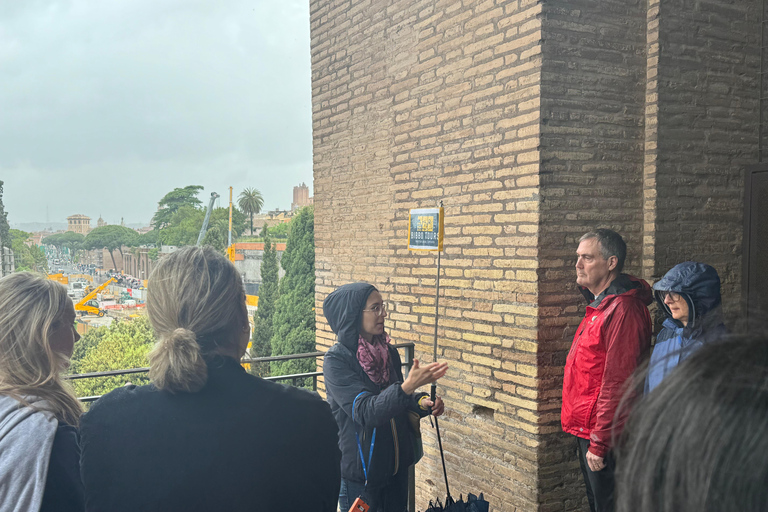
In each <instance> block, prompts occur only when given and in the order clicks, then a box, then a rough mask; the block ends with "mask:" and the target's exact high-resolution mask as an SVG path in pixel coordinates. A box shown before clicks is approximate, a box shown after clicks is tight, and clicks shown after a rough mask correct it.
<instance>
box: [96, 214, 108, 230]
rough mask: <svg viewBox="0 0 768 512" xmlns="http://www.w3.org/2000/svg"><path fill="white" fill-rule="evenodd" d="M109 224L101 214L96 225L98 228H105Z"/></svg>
mask: <svg viewBox="0 0 768 512" xmlns="http://www.w3.org/2000/svg"><path fill="white" fill-rule="evenodd" d="M106 225H107V221H105V220H104V219H102V218H101V215H99V220H97V221H96V227H97V228H103V227H104V226H106Z"/></svg>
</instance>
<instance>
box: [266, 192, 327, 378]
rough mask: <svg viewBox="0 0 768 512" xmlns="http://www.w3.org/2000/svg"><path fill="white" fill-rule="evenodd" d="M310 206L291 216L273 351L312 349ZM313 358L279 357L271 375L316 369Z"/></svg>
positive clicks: (312, 231) (312, 233)
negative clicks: (292, 358) (294, 358)
mask: <svg viewBox="0 0 768 512" xmlns="http://www.w3.org/2000/svg"><path fill="white" fill-rule="evenodd" d="M314 218H315V216H314V209H313V208H312V207H311V206H308V207H305V208H302V209H301V210H300V211H299V213H298V214H297V215H296V216H295V217H294V218H293V220H291V233H290V235H289V236H288V242H287V243H286V248H285V252H284V253H283V257H282V260H281V262H280V263H281V265H282V267H283V269H284V270H285V275H284V276H283V278H282V279H281V280H280V286H279V295H280V296H279V298H278V299H277V304H276V306H275V314H274V317H273V321H272V328H273V330H274V333H273V335H272V343H271V344H272V355H275V356H277V355H285V354H300V353H306V352H314V351H315V221H314ZM259 301H261V299H259ZM316 367H317V365H316V363H315V360H314V359H301V360H297V361H279V362H273V363H272V365H271V369H272V374H273V375H288V374H293V373H305V372H313V371H315V369H316Z"/></svg>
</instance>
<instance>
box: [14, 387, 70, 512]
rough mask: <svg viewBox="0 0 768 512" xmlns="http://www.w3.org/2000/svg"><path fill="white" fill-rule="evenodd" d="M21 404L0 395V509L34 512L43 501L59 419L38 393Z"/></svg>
mask: <svg viewBox="0 0 768 512" xmlns="http://www.w3.org/2000/svg"><path fill="white" fill-rule="evenodd" d="M27 400H28V401H29V403H30V404H31V405H33V406H34V408H33V407H28V406H24V405H23V404H22V403H21V402H19V401H18V400H16V399H15V398H12V397H10V396H4V395H0V510H2V511H3V512H37V511H38V510H40V505H41V503H42V501H43V493H44V491H45V481H46V478H47V476H48V463H49V461H50V458H51V449H52V447H53V439H54V437H55V436H56V429H57V427H58V421H57V420H56V418H55V417H54V415H53V413H51V412H48V411H45V410H37V409H46V402H45V401H44V400H42V399H40V398H37V397H29V398H28V399H27Z"/></svg>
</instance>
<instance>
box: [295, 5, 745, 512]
mask: <svg viewBox="0 0 768 512" xmlns="http://www.w3.org/2000/svg"><path fill="white" fill-rule="evenodd" d="M310 10H311V13H310V16H311V32H312V94H313V127H314V171H315V183H314V190H315V241H316V242H315V243H316V267H317V283H316V290H317V297H316V299H317V326H318V330H317V343H318V348H319V349H320V350H323V349H325V348H327V347H329V346H330V345H331V344H332V343H333V342H334V335H333V333H332V332H330V329H329V328H328V326H327V324H326V323H325V320H324V318H323V316H322V301H323V299H324V298H325V297H326V296H327V294H328V293H329V292H330V291H332V290H333V289H334V288H336V287H337V286H339V285H341V284H344V283H348V282H351V281H356V280H363V281H369V282H371V283H374V284H375V285H376V286H377V287H378V288H379V289H380V290H381V291H382V292H383V294H384V295H385V298H386V299H388V300H390V301H392V302H394V303H395V304H396V307H395V310H394V311H393V312H392V313H391V314H390V316H389V319H388V320H387V329H388V330H389V332H390V333H391V335H392V337H393V339H394V340H395V341H413V342H414V343H415V344H416V349H417V356H419V357H423V358H426V359H427V360H431V344H432V333H433V329H434V285H435V257H434V256H433V255H414V254H410V253H408V251H407V250H406V249H405V247H406V228H407V216H408V210H409V209H410V208H415V207H426V206H433V205H435V203H436V201H437V200H438V199H443V200H444V202H445V211H446V241H445V252H444V255H443V259H442V262H443V274H442V276H441V284H442V294H441V299H440V310H439V315H440V330H439V339H440V351H439V357H440V358H441V359H444V360H447V361H448V362H449V364H450V366H451V369H450V371H449V373H448V375H447V377H446V378H445V379H443V380H441V383H440V387H439V390H440V393H441V394H443V395H444V396H445V397H446V401H447V404H448V412H447V414H446V418H445V420H444V421H443V422H441V430H443V431H444V446H445V448H446V460H447V463H448V472H449V478H450V479H451V481H452V489H453V491H454V494H456V495H458V494H459V493H466V492H467V491H480V490H481V491H487V492H488V493H489V498H490V501H491V502H492V507H493V509H494V510H499V511H512V510H518V511H529V510H530V511H561V510H563V511H566V510H584V509H585V500H584V496H583V487H582V484H581V477H580V474H579V470H578V464H577V463H576V462H575V460H574V457H573V445H572V440H570V439H568V438H567V437H566V436H564V435H562V434H561V433H560V429H559V408H560V392H561V385H562V367H563V365H564V360H565V355H566V353H567V350H568V348H569V347H570V342H571V338H572V335H573V327H574V326H575V324H576V323H577V322H578V320H579V317H580V314H583V304H582V302H583V300H582V299H581V298H580V296H579V295H578V293H577V291H576V287H575V283H574V272H573V263H574V257H573V254H574V252H575V249H576V245H577V240H578V237H579V236H580V235H581V234H582V233H583V232H585V231H587V230H589V229H593V228H595V227H611V228H613V229H616V230H618V231H620V232H621V233H622V234H623V235H624V236H625V238H626V239H627V242H628V244H629V259H628V261H627V271H629V272H631V273H635V274H638V275H643V276H644V277H646V278H654V277H658V276H659V275H661V274H663V273H664V272H666V270H667V269H668V268H669V267H670V266H672V264H674V263H677V262H678V261H682V260H683V259H689V258H694V257H695V258H701V259H704V260H705V261H708V262H710V263H712V264H714V265H716V266H717V267H718V270H720V271H721V274H722V275H723V279H724V291H725V295H726V301H730V303H731V304H735V303H736V299H737V296H738V293H739V283H740V273H739V269H740V255H739V254H738V250H735V252H734V249H735V248H736V247H737V246H738V244H739V243H740V229H741V210H740V195H739V194H740V190H741V188H740V187H741V178H740V174H739V170H740V169H741V167H742V166H743V165H744V164H746V163H749V162H750V161H754V158H756V156H757V152H756V140H757V128H756V122H757V116H756V111H757V105H756V103H755V101H756V98H757V89H756V87H757V86H756V81H755V80H756V77H757V66H758V64H759V60H757V57H759V54H758V53H756V52H757V50H756V47H757V37H756V35H757V34H758V33H759V30H758V29H759V26H758V22H757V21H756V14H755V13H753V12H752V11H753V10H754V7H753V6H752V3H750V2H747V1H746V0H738V1H736V0H733V1H726V0H712V1H709V2H698V1H685V2H684V1H682V0H681V1H676V2H666V1H665V2H662V3H661V7H660V4H659V0H649V2H640V1H639V0H629V1H619V0H602V1H600V2H598V1H596V0H593V1H587V0H571V1H565V0H562V1H555V0H552V1H548V2H544V3H542V2H538V1H535V0H531V1H526V0H519V1H485V2H483V1H477V2H461V1H455V0H453V1H440V0H438V1H434V0H429V1H427V0H408V1H406V0H388V1H383V0H354V1H353V0H344V1H341V0H311V2H310ZM321 387H322V384H321ZM423 431H424V433H425V444H426V446H425V451H426V456H425V459H424V460H423V461H422V462H420V463H419V465H418V467H417V508H420V509H424V508H425V506H426V501H427V499H428V498H432V497H435V496H442V495H444V493H445V490H444V485H443V484H442V470H441V468H440V463H439V458H438V457H437V451H436V443H435V438H434V434H433V431H432V430H431V429H430V428H429V427H427V426H426V424H425V428H423Z"/></svg>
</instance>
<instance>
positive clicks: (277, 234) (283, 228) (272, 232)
mask: <svg viewBox="0 0 768 512" xmlns="http://www.w3.org/2000/svg"><path fill="white" fill-rule="evenodd" d="M292 223H293V222H281V223H280V224H275V225H274V226H272V227H271V228H269V236H271V237H272V238H273V239H280V240H285V239H286V238H288V234H289V233H290V230H291V224H292Z"/></svg>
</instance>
